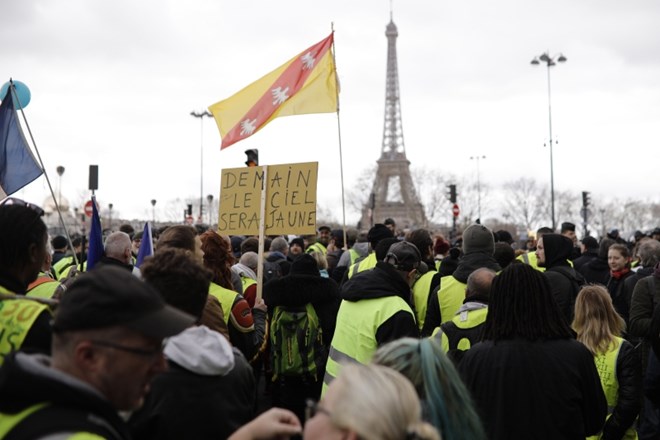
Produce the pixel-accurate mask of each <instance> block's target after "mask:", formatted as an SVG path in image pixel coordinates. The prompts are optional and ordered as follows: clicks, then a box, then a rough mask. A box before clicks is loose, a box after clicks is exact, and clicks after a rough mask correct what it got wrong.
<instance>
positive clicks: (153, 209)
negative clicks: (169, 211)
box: [151, 199, 156, 227]
mask: <svg viewBox="0 0 660 440" xmlns="http://www.w3.org/2000/svg"><path fill="white" fill-rule="evenodd" d="M155 225H156V199H151V226H152V227H153V226H155Z"/></svg>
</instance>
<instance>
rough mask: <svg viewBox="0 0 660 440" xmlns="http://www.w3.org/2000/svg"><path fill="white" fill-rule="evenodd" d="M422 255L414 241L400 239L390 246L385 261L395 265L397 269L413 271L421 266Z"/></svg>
mask: <svg viewBox="0 0 660 440" xmlns="http://www.w3.org/2000/svg"><path fill="white" fill-rule="evenodd" d="M420 261H422V255H421V254H420V253H419V249H417V246H415V245H414V244H412V243H409V242H407V241H400V242H398V243H394V244H393V245H392V246H390V249H389V251H387V256H386V257H385V262H387V263H389V264H391V265H392V266H394V268H395V269H397V270H404V271H406V272H407V271H411V270H413V269H417V268H418V267H419V263H420Z"/></svg>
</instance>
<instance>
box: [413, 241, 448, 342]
mask: <svg viewBox="0 0 660 440" xmlns="http://www.w3.org/2000/svg"><path fill="white" fill-rule="evenodd" d="M406 241H408V242H410V243H412V244H414V245H415V246H416V247H417V249H419V252H420V253H421V254H422V262H423V263H424V265H426V267H425V268H424V269H425V270H419V274H418V277H417V279H416V280H415V284H413V287H412V289H413V301H414V303H415V315H416V317H417V326H418V327H419V329H420V331H421V330H422V327H423V326H424V320H425V319H426V308H427V305H428V301H429V295H430V294H431V292H433V290H435V288H436V287H437V286H438V285H439V284H440V274H439V273H438V271H437V270H436V269H435V261H434V260H433V239H432V238H431V233H430V232H429V231H428V230H426V229H415V230H414V231H410V233H408V235H407V236H406Z"/></svg>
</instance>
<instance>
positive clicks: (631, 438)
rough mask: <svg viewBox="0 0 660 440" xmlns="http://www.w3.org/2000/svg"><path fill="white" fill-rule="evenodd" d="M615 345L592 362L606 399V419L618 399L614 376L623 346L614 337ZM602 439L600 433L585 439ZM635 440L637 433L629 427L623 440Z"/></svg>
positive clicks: (619, 340) (615, 377) (616, 379)
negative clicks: (594, 364)
mask: <svg viewBox="0 0 660 440" xmlns="http://www.w3.org/2000/svg"><path fill="white" fill-rule="evenodd" d="M615 341H616V342H615V343H614V344H612V348H610V349H609V350H608V351H607V352H605V353H599V354H597V355H596V356H594V362H595V363H596V369H597V370H598V375H599V376H600V384H601V385H602V387H603V392H604V393H605V399H607V417H610V416H611V415H612V411H613V410H614V407H615V406H616V403H617V400H618V398H619V380H618V378H617V376H616V361H617V359H618V358H619V351H621V345H622V344H623V339H622V338H618V337H615ZM601 437H602V433H600V434H598V435H592V436H591V437H587V439H588V440H598V439H600V438H601ZM635 439H637V431H635V428H633V427H630V428H629V429H628V430H627V431H626V433H625V434H624V436H623V440H635Z"/></svg>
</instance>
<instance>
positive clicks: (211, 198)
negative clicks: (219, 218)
mask: <svg viewBox="0 0 660 440" xmlns="http://www.w3.org/2000/svg"><path fill="white" fill-rule="evenodd" d="M206 201H207V202H209V226H211V225H212V224H213V194H209V195H208V196H206Z"/></svg>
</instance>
